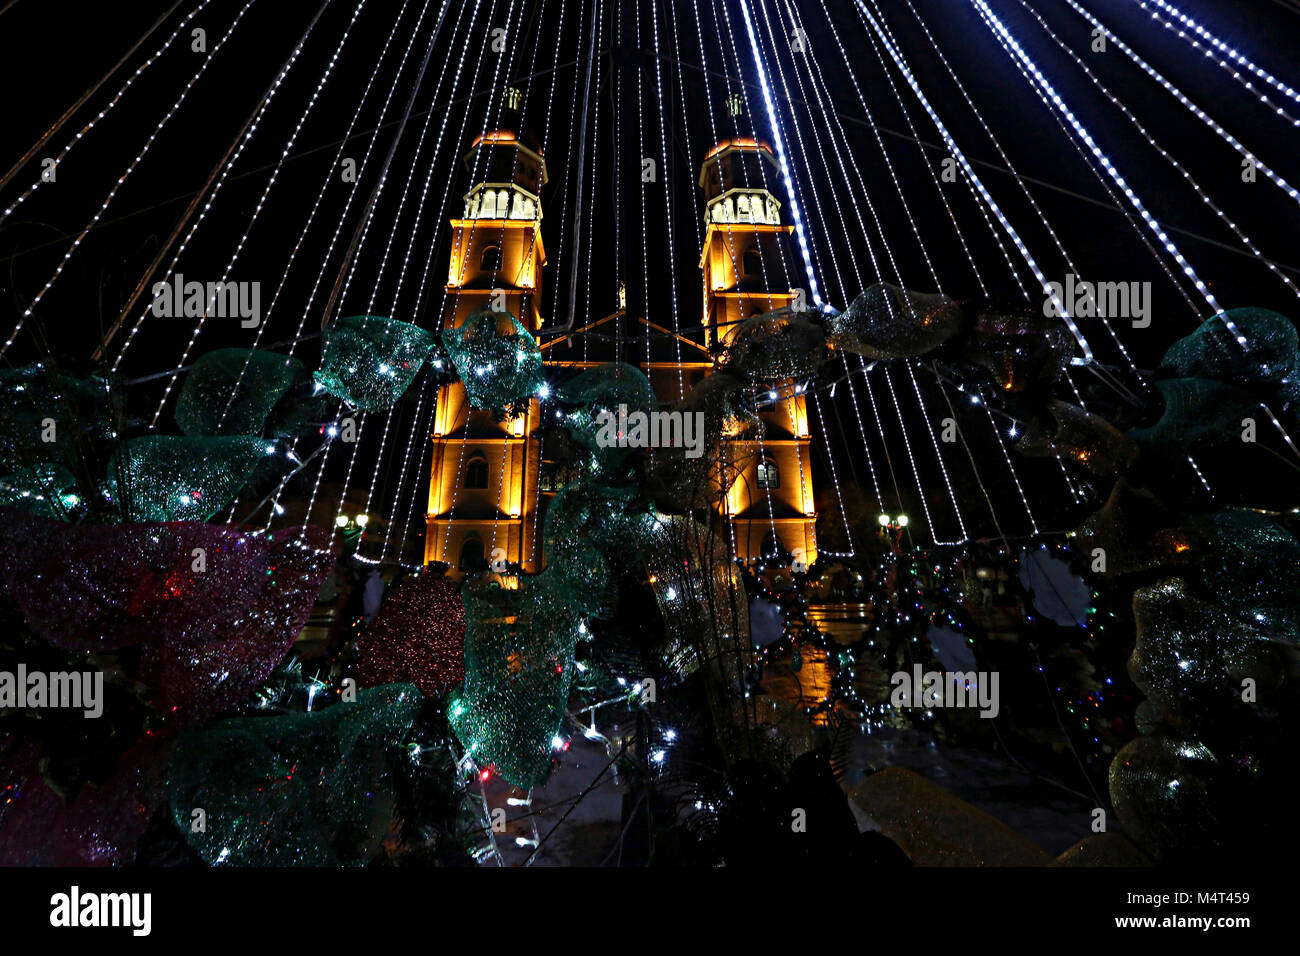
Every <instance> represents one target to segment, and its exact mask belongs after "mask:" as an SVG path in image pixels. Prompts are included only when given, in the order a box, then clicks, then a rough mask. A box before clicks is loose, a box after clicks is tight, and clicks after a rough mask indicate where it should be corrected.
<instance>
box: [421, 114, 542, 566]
mask: <svg viewBox="0 0 1300 956" xmlns="http://www.w3.org/2000/svg"><path fill="white" fill-rule="evenodd" d="M465 166H466V168H467V169H468V170H469V172H470V176H471V184H470V190H469V192H468V193H466V195H465V206H464V213H463V215H462V217H461V218H459V219H453V220H452V221H451V227H452V247H451V263H450V268H449V269H448V273H447V285H446V292H447V294H448V307H447V311H446V314H445V315H444V316H443V327H444V328H458V327H460V326H461V325H462V324H463V323H464V322H465V319H466V318H467V317H468V316H469V315H470V314H471V313H473V312H476V311H478V310H480V309H489V308H495V309H496V310H498V311H499V310H501V309H504V310H505V311H507V312H509V313H511V314H512V315H514V316H515V317H516V318H518V319H519V321H520V323H522V324H523V326H524V327H525V328H526V329H527V330H528V331H529V332H530V333H535V332H536V331H537V329H538V328H539V327H540V326H541V315H540V314H539V311H538V309H539V303H540V302H541V294H542V287H541V283H542V267H543V266H544V265H545V264H546V252H545V249H544V248H543V246H542V204H541V198H540V196H541V189H542V187H543V186H544V185H546V161H545V160H544V159H543V158H542V155H541V151H540V147H538V146H536V145H535V144H533V143H529V142H526V137H521V136H520V135H519V134H518V133H516V132H514V131H512V130H508V129H500V130H495V131H493V132H489V133H484V134H483V135H482V136H479V137H478V138H477V139H475V140H474V143H473V145H472V146H471V148H470V150H469V152H468V153H466V155H465ZM437 401H438V404H437V408H436V412H435V415H434V423H433V433H432V435H431V436H430V437H431V439H432V441H433V465H432V472H431V475H430V481H429V503H428V511H427V514H426V520H427V528H428V530H427V533H426V535H425V547H424V560H425V562H426V563H427V562H429V561H445V562H447V563H448V564H450V565H451V568H450V570H449V571H448V574H449V575H450V576H453V577H459V576H460V575H462V574H464V573H466V572H473V571H477V570H481V569H482V568H484V567H486V566H487V565H488V564H489V563H491V562H493V561H494V560H501V561H508V562H518V563H519V564H521V565H523V567H524V569H525V570H526V571H535V570H536V566H537V564H538V561H537V560H536V559H537V557H539V555H537V554H536V552H537V551H538V549H537V548H536V547H535V546H534V545H535V543H534V541H533V540H532V539H533V536H534V526H535V523H534V522H533V521H532V520H531V516H532V515H533V513H534V512H535V511H536V509H537V469H538V465H539V454H538V442H537V439H536V438H535V437H534V432H535V431H536V428H537V423H538V410H537V402H536V400H533V401H531V402H530V403H529V405H528V409H527V411H526V412H525V413H524V414H523V415H520V416H519V417H517V418H515V419H513V420H510V421H506V422H496V421H493V420H492V415H491V413H490V412H487V411H479V410H476V409H473V408H471V407H470V405H469V402H468V400H467V398H466V395H465V388H464V386H463V385H461V384H460V383H459V382H456V383H453V384H451V385H444V386H442V387H441V388H439V389H438V398H437Z"/></svg>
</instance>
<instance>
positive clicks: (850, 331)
mask: <svg viewBox="0 0 1300 956" xmlns="http://www.w3.org/2000/svg"><path fill="white" fill-rule="evenodd" d="M960 329H961V307H960V306H959V305H958V304H957V303H956V302H953V301H952V300H951V299H949V298H948V297H947V296H944V295H939V294H934V295H927V294H925V293H920V292H911V291H909V290H907V289H901V288H899V287H898V286H895V285H889V284H888V283H877V284H876V285H873V286H871V287H869V288H867V289H864V290H863V291H862V293H861V294H860V295H859V296H858V297H857V298H856V299H854V300H853V301H852V302H851V303H850V304H849V307H848V308H847V309H845V310H844V311H843V312H841V313H840V314H838V315H835V316H832V317H831V318H830V319H829V320H828V321H827V332H828V339H829V341H830V343H831V345H832V346H833V347H834V348H836V349H842V350H844V351H846V352H854V353H856V354H858V355H862V356H864V357H866V358H869V359H896V358H909V357H911V356H914V355H921V354H922V353H925V352H928V351H930V350H931V349H933V348H935V347H936V346H938V345H941V344H943V343H944V342H946V341H947V340H948V339H950V338H952V336H954V335H956V334H957V332H958V331H959V330H960Z"/></svg>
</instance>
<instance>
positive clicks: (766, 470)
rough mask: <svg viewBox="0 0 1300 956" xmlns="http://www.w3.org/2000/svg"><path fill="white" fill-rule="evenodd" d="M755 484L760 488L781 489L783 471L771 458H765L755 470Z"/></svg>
mask: <svg viewBox="0 0 1300 956" xmlns="http://www.w3.org/2000/svg"><path fill="white" fill-rule="evenodd" d="M754 483H755V484H756V485H758V487H760V488H780V487H781V471H780V469H779V468H777V467H776V462H774V461H773V460H772V459H771V458H764V459H763V460H762V461H760V462H759V463H758V467H757V468H756V469H754Z"/></svg>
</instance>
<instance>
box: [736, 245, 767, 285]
mask: <svg viewBox="0 0 1300 956" xmlns="http://www.w3.org/2000/svg"><path fill="white" fill-rule="evenodd" d="M741 269H742V271H743V272H744V273H745V278H747V279H757V278H758V277H759V276H761V275H762V274H763V256H762V254H760V253H759V251H758V250H757V249H746V250H745V257H744V259H743V260H741Z"/></svg>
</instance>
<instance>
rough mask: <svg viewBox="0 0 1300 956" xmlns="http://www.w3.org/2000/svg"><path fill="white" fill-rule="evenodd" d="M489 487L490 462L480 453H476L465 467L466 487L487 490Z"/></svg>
mask: <svg viewBox="0 0 1300 956" xmlns="http://www.w3.org/2000/svg"><path fill="white" fill-rule="evenodd" d="M487 486H488V460H487V458H485V457H484V456H483V455H482V454H480V453H477V452H476V453H475V454H474V456H473V457H472V458H470V460H469V464H467V465H466V466H465V487H466V488H486V487H487Z"/></svg>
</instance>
